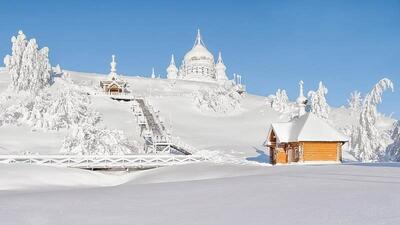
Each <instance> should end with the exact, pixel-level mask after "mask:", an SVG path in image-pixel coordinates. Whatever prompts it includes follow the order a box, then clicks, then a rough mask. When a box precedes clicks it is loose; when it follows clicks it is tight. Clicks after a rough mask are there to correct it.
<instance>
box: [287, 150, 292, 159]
mask: <svg viewBox="0 0 400 225" xmlns="http://www.w3.org/2000/svg"><path fill="white" fill-rule="evenodd" d="M287 161H288V163H291V162H293V149H292V148H289V149H288V150H287Z"/></svg>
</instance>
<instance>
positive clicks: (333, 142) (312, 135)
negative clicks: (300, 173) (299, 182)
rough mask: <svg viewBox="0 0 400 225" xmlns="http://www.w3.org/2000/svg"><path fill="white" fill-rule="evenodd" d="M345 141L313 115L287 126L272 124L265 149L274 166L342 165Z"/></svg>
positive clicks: (287, 123) (291, 122) (301, 117)
mask: <svg viewBox="0 0 400 225" xmlns="http://www.w3.org/2000/svg"><path fill="white" fill-rule="evenodd" d="M346 142H348V138H347V137H346V136H344V135H343V134H341V133H340V132H339V131H337V130H336V129H335V128H333V127H332V126H330V125H329V124H328V123H327V122H326V121H325V120H323V119H320V118H319V117H317V116H316V115H314V114H313V113H310V112H309V113H306V114H304V115H302V116H300V117H298V118H295V119H293V120H292V121H290V122H286V123H272V124H271V126H270V129H269V132H268V139H267V147H268V148H269V152H270V161H271V163H272V164H273V165H275V164H288V163H301V162H322V161H324V162H342V146H343V144H345V143H346Z"/></svg>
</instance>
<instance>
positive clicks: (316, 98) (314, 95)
mask: <svg viewBox="0 0 400 225" xmlns="http://www.w3.org/2000/svg"><path fill="white" fill-rule="evenodd" d="M326 94H328V88H326V87H325V86H324V84H323V83H322V82H321V81H320V82H319V86H318V90H317V91H309V92H308V97H309V98H310V106H311V112H313V113H314V114H315V115H317V116H318V117H320V118H322V119H328V117H329V111H330V107H329V105H328V103H327V102H326V98H325V95H326Z"/></svg>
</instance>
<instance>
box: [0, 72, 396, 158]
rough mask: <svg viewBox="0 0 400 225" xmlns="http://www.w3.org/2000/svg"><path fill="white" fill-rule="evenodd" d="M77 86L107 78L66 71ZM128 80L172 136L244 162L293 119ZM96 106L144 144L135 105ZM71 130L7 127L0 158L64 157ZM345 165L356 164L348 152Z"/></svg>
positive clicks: (165, 84) (345, 122) (187, 86)
mask: <svg viewBox="0 0 400 225" xmlns="http://www.w3.org/2000/svg"><path fill="white" fill-rule="evenodd" d="M66 72H67V73H68V74H69V77H70V79H71V80H72V83H73V84H74V85H77V86H78V87H79V88H81V89H82V90H83V91H86V90H96V89H98V84H99V82H100V80H101V79H104V78H105V76H106V75H101V74H89V73H81V72H74V71H66ZM124 79H125V80H126V81H127V82H128V84H129V89H130V91H131V92H132V94H134V95H136V96H144V97H145V98H146V99H147V100H148V101H149V102H150V103H151V104H152V106H153V107H154V108H155V109H156V110H158V111H159V114H160V116H161V118H162V119H163V121H164V123H165V125H166V126H167V127H168V128H169V129H170V130H171V132H172V135H173V136H176V137H179V139H180V140H181V141H183V142H185V143H187V144H189V145H191V146H193V147H195V148H197V149H199V150H213V151H218V152H221V153H224V154H226V155H229V156H230V157H234V158H238V159H240V160H247V161H249V160H255V161H259V162H262V163H265V162H267V161H268V157H267V156H266V155H265V148H264V147H263V142H264V141H265V138H266V135H267V131H268V128H269V125H270V124H271V123H272V122H279V121H287V120H288V117H287V115H285V114H281V113H279V112H276V111H275V110H273V109H272V108H271V107H270V106H268V105H267V104H266V101H265V97H263V96H256V95H252V94H246V95H245V96H244V97H242V99H241V103H240V107H238V108H237V109H236V110H234V111H232V112H228V113H218V112H213V111H204V110H201V109H199V107H197V106H196V104H195V102H194V101H195V96H196V94H197V92H198V91H199V90H203V89H213V88H214V89H215V88H217V85H216V84H214V83H207V82H204V83H203V82H194V81H182V80H176V81H172V80H166V79H149V78H143V77H129V76H126V77H124ZM9 81H10V78H9V76H8V74H7V72H6V71H2V72H0V92H4V91H5V90H6V88H7V85H8V83H9ZM60 82H63V81H62V80H61V78H59V79H55V84H53V85H52V87H51V88H50V90H51V91H52V92H56V91H57V89H59V85H58V83H60ZM90 99H91V106H92V107H93V109H94V110H95V111H96V112H98V113H99V114H100V118H101V123H102V124H104V127H106V128H109V129H116V130H120V131H123V133H124V134H125V135H126V137H127V138H128V139H129V140H131V141H136V142H138V143H140V142H142V138H141V137H140V134H139V127H138V125H137V123H136V121H135V120H134V116H133V113H132V109H131V106H132V103H131V102H124V101H115V100H112V99H110V98H108V97H105V96H90ZM329 118H330V120H331V122H332V124H333V125H334V126H335V127H336V128H338V129H342V128H345V127H349V126H351V125H354V124H357V123H358V121H357V115H354V114H352V113H351V112H350V110H349V109H347V108H344V107H342V108H334V109H332V110H331V112H330V115H329ZM393 122H394V120H392V119H390V118H384V117H381V118H380V120H379V121H378V124H379V127H380V129H383V130H389V129H391V128H392V124H393ZM67 133H68V131H67V130H66V129H60V130H59V131H42V130H37V129H35V130H31V128H29V127H28V126H27V125H24V124H22V125H20V126H15V125H3V126H1V127H0V134H1V137H3V138H1V139H0V152H1V153H2V154H9V153H20V152H26V151H29V152H37V153H53V154H57V153H59V151H60V149H61V147H62V143H63V140H64V138H65V136H66V135H67ZM344 158H345V159H346V160H354V158H353V157H352V156H351V155H349V154H348V153H346V152H345V154H344Z"/></svg>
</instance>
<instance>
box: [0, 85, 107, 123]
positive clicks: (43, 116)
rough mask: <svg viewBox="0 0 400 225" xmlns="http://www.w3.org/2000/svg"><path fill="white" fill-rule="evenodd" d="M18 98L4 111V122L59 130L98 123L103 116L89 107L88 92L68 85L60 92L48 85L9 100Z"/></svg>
mask: <svg viewBox="0 0 400 225" xmlns="http://www.w3.org/2000/svg"><path fill="white" fill-rule="evenodd" d="M14 100H16V102H15V103H13V104H11V105H10V106H8V107H5V109H4V110H2V112H0V125H3V124H15V123H25V124H28V125H30V126H31V127H32V128H34V129H41V130H58V129H60V128H69V127H71V126H73V125H76V124H80V123H89V124H96V123H97V122H98V121H99V120H100V116H99V115H98V113H97V112H95V111H94V110H93V109H91V108H90V107H89V105H90V98H89V97H88V96H87V95H86V93H84V92H81V91H79V90H78V89H76V88H74V87H71V86H67V85H65V86H64V87H61V88H60V89H59V90H58V92H56V93H52V92H50V91H49V90H47V89H46V90H44V91H41V92H39V93H38V94H37V95H33V96H30V97H24V98H19V99H13V98H11V99H10V100H9V101H14ZM0 105H2V104H1V103H0Z"/></svg>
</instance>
